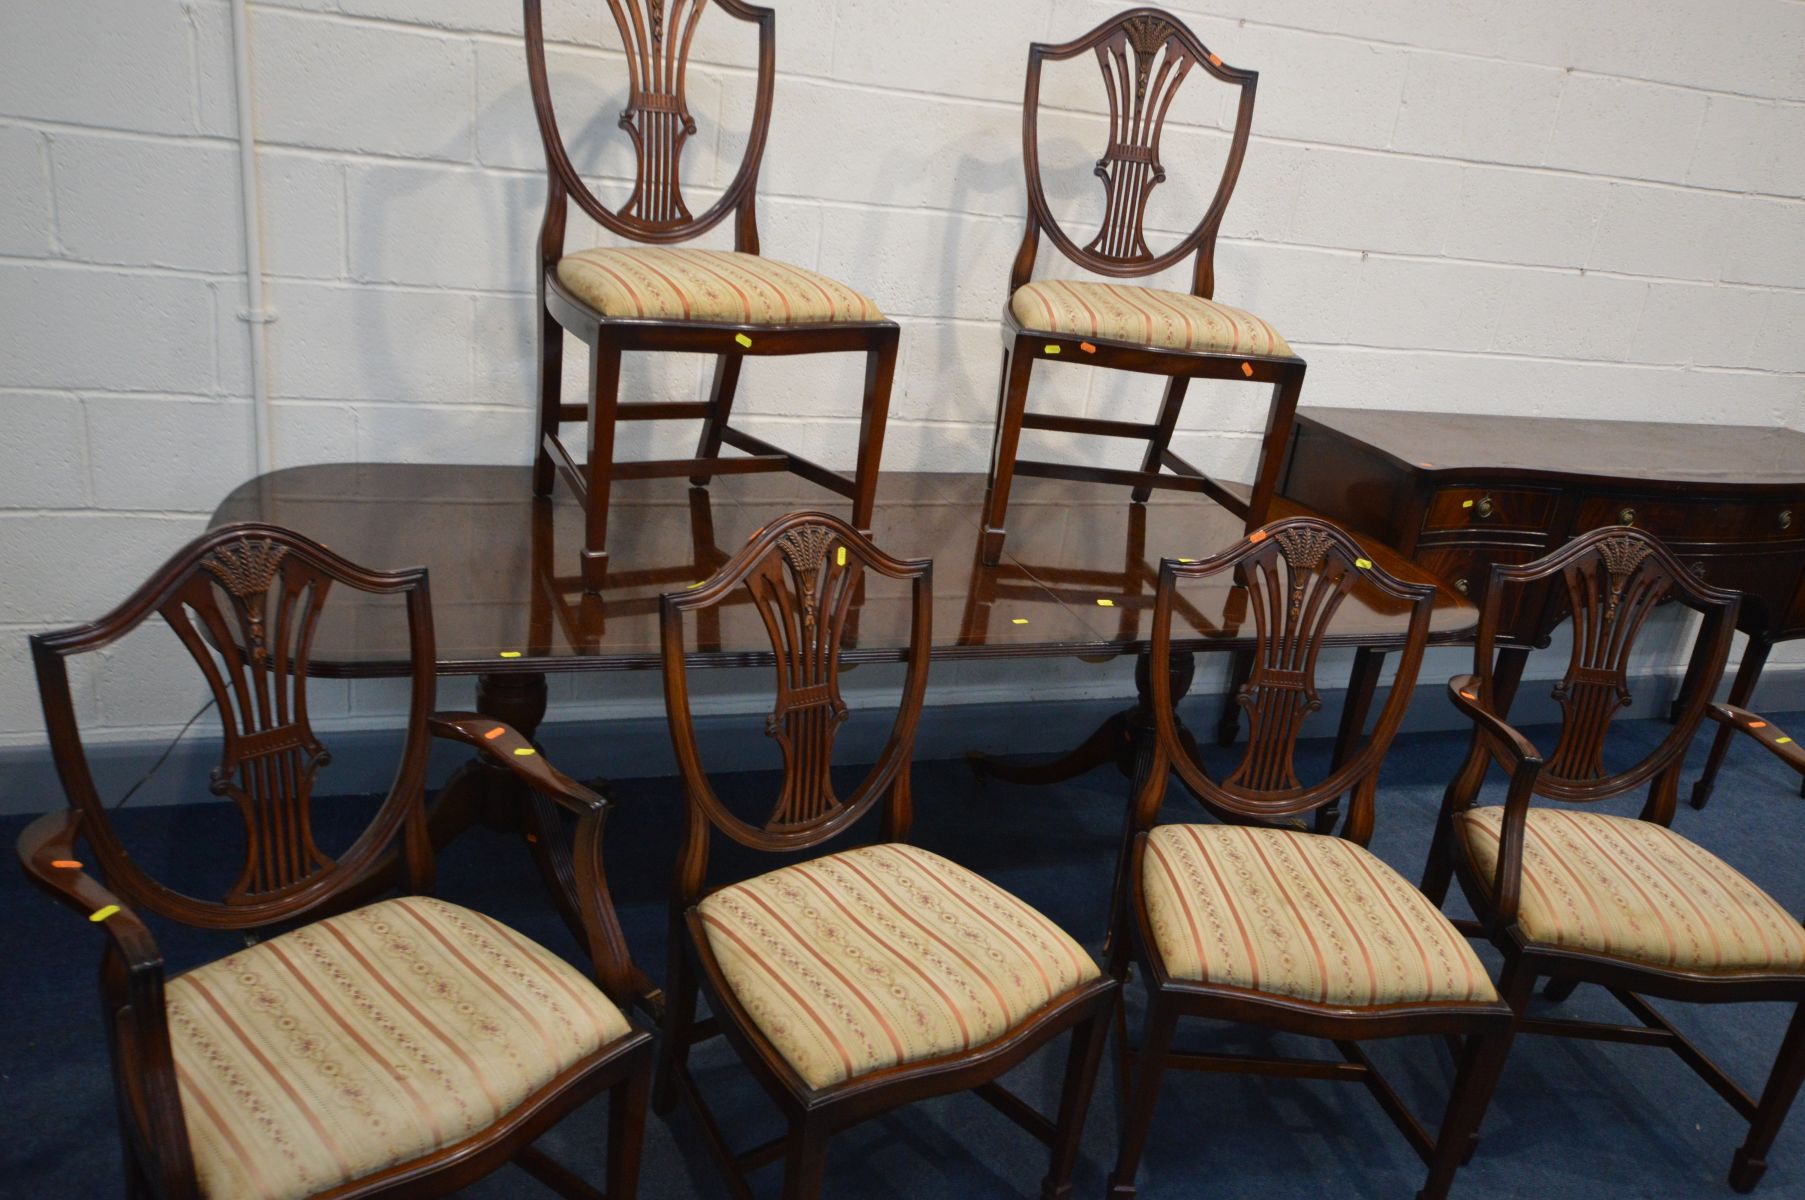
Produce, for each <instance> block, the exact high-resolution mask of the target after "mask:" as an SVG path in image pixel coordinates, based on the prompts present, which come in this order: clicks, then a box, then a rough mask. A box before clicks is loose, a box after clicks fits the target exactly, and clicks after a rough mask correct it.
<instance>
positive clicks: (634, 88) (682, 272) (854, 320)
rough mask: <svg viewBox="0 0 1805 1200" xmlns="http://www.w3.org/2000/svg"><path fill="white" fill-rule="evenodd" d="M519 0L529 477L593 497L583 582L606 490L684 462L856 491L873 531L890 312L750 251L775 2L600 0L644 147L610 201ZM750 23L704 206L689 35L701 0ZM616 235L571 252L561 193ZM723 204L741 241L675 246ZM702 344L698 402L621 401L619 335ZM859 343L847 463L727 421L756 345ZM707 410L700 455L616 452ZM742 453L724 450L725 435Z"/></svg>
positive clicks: (625, 119)
mask: <svg viewBox="0 0 1805 1200" xmlns="http://www.w3.org/2000/svg"><path fill="white" fill-rule="evenodd" d="M524 3H525V6H526V48H527V74H528V78H529V80H530V81H531V85H532V92H533V110H534V112H535V113H536V114H537V116H538V121H539V134H540V139H541V141H542V142H543V143H544V146H545V158H546V173H547V182H546V198H545V218H544V221H543V223H542V224H541V226H540V231H539V261H540V271H539V281H538V282H539V308H538V311H539V314H540V321H539V435H538V438H537V440H536V441H535V443H534V446H535V452H536V457H535V459H534V465H533V492H534V494H535V495H539V496H549V495H551V493H552V487H553V484H554V482H555V477H556V476H557V475H559V474H561V475H562V476H563V477H564V480H565V482H566V483H568V484H569V486H570V490H571V492H572V493H573V494H574V495H575V496H576V497H577V499H578V500H579V501H580V502H581V503H582V504H583V506H584V509H585V510H586V513H587V517H586V525H585V536H584V547H583V550H582V571H583V584H584V587H585V589H586V590H587V591H590V592H598V591H600V590H601V588H602V584H603V581H604V580H605V579H606V577H607V566H608V549H607V540H608V493H609V488H610V485H611V484H612V482H613V481H614V480H615V479H643V478H648V477H662V476H687V477H688V478H689V480H690V482H691V483H694V484H697V485H705V484H707V483H708V481H709V480H710V479H711V478H712V477H713V476H715V475H723V474H739V473H744V472H756V471H790V472H793V473H795V474H797V475H800V476H801V477H803V478H804V479H807V480H810V481H811V482H813V483H817V484H820V485H821V486H822V487H824V488H827V489H828V490H830V491H833V492H836V493H838V494H840V495H842V496H845V497H848V498H849V499H851V501H852V523H853V525H854V526H856V527H857V528H859V529H863V530H867V531H869V530H870V528H871V513H872V505H873V503H874V498H875V496H876V493H877V472H878V461H879V459H880V458H881V457H882V455H883V448H884V424H885V421H886V420H887V418H888V415H889V409H890V381H891V377H892V376H893V375H894V374H895V369H896V346H897V327H896V323H895V322H894V321H888V320H885V319H884V315H883V313H882V312H880V311H878V308H877V306H876V305H875V304H873V303H872V302H871V301H870V300H868V299H866V298H865V297H864V296H863V295H861V294H859V293H858V292H856V291H854V290H853V289H851V288H849V287H847V286H845V285H844V284H841V283H838V282H836V281H834V280H832V279H829V278H827V277H825V276H822V275H819V274H816V273H815V272H813V271H809V270H805V269H803V268H801V267H795V266H791V265H789V264H787V263H783V262H779V261H777V260H776V259H771V258H764V257H762V256H761V255H760V254H759V239H758V215H757V201H758V168H759V162H760V159H761V158H762V157H763V155H764V149H765V139H766V135H767V133H768V131H769V128H770V123H771V97H772V90H773V88H774V86H775V83H776V54H777V42H776V38H777V33H776V15H775V13H773V12H772V10H771V9H768V8H760V7H757V6H755V5H751V4H745V3H742V2H741V0H608V7H609V9H610V10H611V11H612V12H613V14H614V23H615V25H616V27H617V28H618V29H619V30H620V36H621V43H622V49H623V52H624V53H625V55H626V60H627V78H628V87H629V94H628V100H627V107H626V110H625V111H624V112H623V113H622V114H621V118H620V125H621V128H623V129H625V130H626V131H627V134H628V135H629V137H630V138H631V139H632V143H633V151H634V155H635V160H636V163H637V166H636V172H635V175H634V179H633V190H632V192H631V194H630V195H629V196H628V197H627V200H626V202H625V203H624V204H623V205H622V206H621V207H620V209H619V210H618V211H614V210H610V209H609V208H608V207H607V206H606V205H605V204H603V203H602V201H601V200H600V198H598V197H597V196H596V195H595V193H594V192H593V191H592V190H591V189H590V187H589V185H588V184H587V183H585V182H584V181H583V179H582V177H581V176H580V175H579V174H578V173H577V169H576V167H575V166H574V165H573V164H572V162H571V159H570V155H569V153H568V151H567V149H566V148H565V144H564V138H563V135H562V134H561V133H560V132H559V129H558V121H557V116H556V114H555V112H554V109H553V105H552V95H551V83H550V80H549V77H548V75H547V68H546V58H545V32H544V23H543V20H542V16H541V13H540V0H524ZM711 3H712V4H713V5H714V6H716V7H718V8H720V9H721V10H722V11H724V12H725V13H727V15H729V16H731V17H734V18H735V19H737V20H740V21H745V22H750V23H752V24H755V25H756V26H757V27H758V65H757V70H756V75H757V93H756V96H755V99H754V108H753V111H752V123H751V129H750V130H749V132H748V135H747V140H746V150H745V156H744V158H743V159H742V160H741V162H740V166H739V170H738V172H737V173H736V174H735V175H734V177H733V179H732V181H731V182H729V183H728V184H727V187H726V190H724V191H723V192H722V193H721V195H720V197H719V198H718V199H716V200H715V201H714V203H713V204H711V205H709V206H708V208H707V209H706V210H704V211H703V212H702V213H701V214H700V215H696V214H693V213H692V212H691V210H690V209H689V207H688V205H687V204H686V203H685V201H684V198H683V189H682V184H681V179H680V176H679V167H680V166H681V163H682V159H683V151H684V147H685V144H686V143H687V142H688V140H689V138H690V137H691V136H693V135H694V134H695V132H696V123H695V120H694V119H693V118H692V117H691V115H690V111H689V99H688V93H687V90H686V81H687V78H688V74H689V68H690V62H689V56H690V48H691V46H692V44H693V41H694V38H695V34H696V26H697V24H698V23H699V22H700V21H701V19H702V14H703V10H704V9H706V8H708V7H709V5H710V4H711ZM571 201H575V203H576V205H577V207H578V208H579V209H581V210H582V211H583V212H584V213H586V214H587V215H588V216H589V217H590V218H591V219H593V220H594V221H595V222H596V223H597V224H599V225H600V226H601V227H602V228H603V229H605V230H607V231H608V232H609V233H612V234H615V235H617V236H619V237H623V238H627V239H629V240H631V241H633V242H637V243H643V245H635V246H626V247H610V248H602V249H595V250H580V251H577V252H576V253H572V254H566V253H565V250H564V228H565V218H566V215H567V212H568V204H569V202H571ZM729 217H731V218H732V219H733V249H732V250H731V251H725V250H698V249H690V248H683V247H679V246H677V245H676V243H679V242H687V241H690V240H692V239H694V238H697V237H700V236H701V235H703V234H705V233H707V232H708V231H709V230H711V229H713V228H715V227H716V226H717V225H720V224H721V223H722V222H723V221H726V220H727V219H728V218H729ZM566 330H568V331H569V332H571V333H573V334H575V335H576V336H577V337H578V338H580V339H582V340H583V341H584V342H585V343H587V344H588V346H589V396H588V400H587V403H586V404H565V403H563V401H562V399H561V396H560V390H561V385H562V374H563V364H564V332H565V331H566ZM637 350H651V351H660V350H662V351H676V352H679V353H689V354H711V355H713V356H714V358H715V369H714V383H713V386H712V388H711V390H710V392H709V398H708V399H707V400H673V401H638V402H630V403H622V402H621V399H620V375H621V355H622V354H623V353H625V352H627V351H637ZM836 351H852V352H857V353H862V354H864V355H865V383H864V401H863V404H862V406H861V408H860V410H859V444H858V451H857V459H856V463H857V465H856V467H855V469H854V471H853V474H852V476H851V477H850V478H848V477H847V476H845V475H843V474H840V473H839V472H836V471H830V470H828V469H827V468H826V467H823V466H820V465H819V464H817V463H815V462H813V461H811V460H810V459H807V458H804V457H802V456H801V455H798V454H795V453H792V452H791V451H788V450H784V449H781V448H780V447H778V446H775V445H773V444H772V443H770V442H768V441H766V440H765V439H763V438H760V437H758V436H756V435H754V434H751V433H748V432H747V431H745V430H744V429H740V428H737V427H735V426H733V425H731V424H730V423H729V418H730V417H731V416H732V414H733V399H734V393H735V391H736V390H737V388H738V386H739V379H740V368H741V367H742V365H743V364H744V362H745V360H746V359H747V358H749V357H759V356H780V355H792V354H825V353H832V352H836ZM674 419H700V420H701V421H702V434H701V438H700V440H699V441H698V442H697V445H696V453H695V457H693V458H683V459H659V460H654V461H648V462H630V463H617V462H616V461H615V460H614V438H615V430H616V427H617V425H618V424H619V422H622V421H658V420H674ZM564 421H586V422H587V424H588V434H589V436H588V454H587V458H586V461H583V462H578V461H577V458H576V456H574V455H572V454H571V452H570V451H569V449H567V448H566V446H565V445H564V442H563V439H562V438H561V437H560V433H559V431H560V427H561V424H562V422H564ZM723 445H725V446H731V447H733V448H734V449H736V450H741V451H744V452H745V453H744V457H722V455H721V448H722V446H723Z"/></svg>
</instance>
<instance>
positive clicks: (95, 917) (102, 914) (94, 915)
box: [88, 904, 119, 925]
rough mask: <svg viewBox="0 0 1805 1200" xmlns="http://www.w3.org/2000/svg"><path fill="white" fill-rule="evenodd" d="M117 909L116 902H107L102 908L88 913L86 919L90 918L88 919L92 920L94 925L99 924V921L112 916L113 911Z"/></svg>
mask: <svg viewBox="0 0 1805 1200" xmlns="http://www.w3.org/2000/svg"><path fill="white" fill-rule="evenodd" d="M118 911H119V906H118V905H117V904H108V905H106V906H105V907H103V908H97V909H95V910H94V911H93V912H91V913H89V914H88V920H90V921H92V922H94V923H95V924H96V925H98V924H100V922H102V921H104V920H106V919H107V918H108V917H110V916H112V915H113V914H114V913H116V912H118Z"/></svg>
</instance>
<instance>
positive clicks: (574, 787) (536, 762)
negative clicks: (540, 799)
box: [427, 712, 608, 816]
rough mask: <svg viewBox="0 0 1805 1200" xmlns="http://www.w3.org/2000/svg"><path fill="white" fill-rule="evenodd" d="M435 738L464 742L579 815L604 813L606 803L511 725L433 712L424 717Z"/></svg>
mask: <svg viewBox="0 0 1805 1200" xmlns="http://www.w3.org/2000/svg"><path fill="white" fill-rule="evenodd" d="M427 725H428V726H429V727H430V728H431V729H432V732H433V734H434V736H436V737H442V738H449V739H450V740H452V741H454V742H463V743H464V744H465V745H467V746H474V747H475V748H476V749H478V750H480V751H482V753H484V754H485V755H487V756H488V757H489V758H490V759H492V760H493V761H494V762H495V763H496V764H497V765H499V766H503V767H506V768H507V769H508V770H509V771H512V772H513V773H514V775H515V777H517V778H518V779H519V780H520V782H522V783H524V784H526V785H527V786H528V787H530V788H532V789H533V790H534V791H536V792H540V793H541V794H543V795H544V796H546V797H547V798H548V799H551V800H555V801H557V802H558V803H559V804H562V805H563V806H564V807H565V808H568V809H570V810H571V811H572V812H574V813H576V814H577V815H578V816H584V815H586V814H588V813H599V812H604V811H606V810H607V808H608V801H607V800H605V799H603V798H602V797H601V796H600V795H598V794H596V793H595V792H593V791H591V790H590V789H589V788H586V787H584V786H583V785H582V784H580V783H578V782H577V781H576V780H574V779H572V778H571V777H570V776H568V775H566V774H565V773H564V772H562V771H560V770H558V768H556V767H554V766H552V765H551V763H550V762H548V761H546V758H545V756H544V755H543V754H540V753H539V751H538V750H537V749H536V748H534V746H533V743H531V742H530V741H528V740H527V739H526V738H525V737H523V736H521V734H520V733H519V731H517V730H516V729H515V728H514V727H513V726H512V725H509V724H507V723H506V722H505V721H497V720H496V719H495V718H494V717H485V716H483V715H482V714H481V713H473V712H442V713H434V714H433V715H432V716H430V717H428V718H427Z"/></svg>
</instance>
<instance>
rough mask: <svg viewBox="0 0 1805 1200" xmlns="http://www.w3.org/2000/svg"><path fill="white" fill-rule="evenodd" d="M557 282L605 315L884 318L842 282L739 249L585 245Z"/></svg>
mask: <svg viewBox="0 0 1805 1200" xmlns="http://www.w3.org/2000/svg"><path fill="white" fill-rule="evenodd" d="M558 279H559V281H560V282H561V283H563V284H564V286H565V287H567V288H569V289H570V290H571V292H572V294H574V295H575V296H576V297H577V298H578V299H579V300H581V301H583V303H585V304H587V305H589V307H591V308H593V309H594V310H595V311H596V312H598V313H601V314H602V315H603V316H605V317H629V318H644V319H647V320H657V321H715V322H721V323H725V324H729V325H819V324H826V323H832V322H840V321H881V320H883V319H884V314H883V313H881V312H879V311H878V307H877V305H875V304H873V303H872V302H871V301H869V300H867V299H865V297H863V296H861V295H859V293H857V292H855V291H853V290H852V289H851V288H849V287H847V286H846V285H845V284H843V283H835V282H834V281H833V280H831V279H829V278H827V277H826V276H825V275H817V274H815V273H814V272H813V271H805V270H803V269H802V268H801V267H792V266H790V265H789V264H788V263H781V262H777V261H775V260H774V259H769V258H760V257H759V256H758V255H756V254H740V253H738V252H737V251H728V250H681V249H670V248H668V247H662V246H631V247H624V248H619V249H603V250H583V251H580V252H579V253H576V254H571V255H566V256H565V257H564V258H562V259H560V260H559V261H558Z"/></svg>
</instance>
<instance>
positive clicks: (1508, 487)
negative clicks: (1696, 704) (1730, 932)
mask: <svg viewBox="0 0 1805 1200" xmlns="http://www.w3.org/2000/svg"><path fill="white" fill-rule="evenodd" d="M1279 491H1280V493H1281V494H1282V495H1284V496H1286V497H1288V498H1289V499H1291V500H1293V501H1296V502H1297V503H1299V504H1301V505H1303V506H1305V507H1307V508H1310V509H1314V510H1315V511H1317V512H1320V513H1322V514H1324V515H1326V516H1328V517H1331V518H1333V519H1334V520H1336V521H1339V522H1341V523H1342V524H1344V525H1346V526H1348V527H1349V528H1350V529H1352V530H1354V531H1355V532H1356V533H1360V534H1365V535H1367V536H1369V537H1373V538H1377V539H1379V540H1380V541H1383V542H1384V543H1385V544H1386V545H1388V546H1390V547H1392V548H1393V549H1395V550H1396V551H1398V553H1399V554H1401V555H1403V556H1404V557H1405V558H1408V559H1410V560H1412V561H1414V562H1415V563H1416V564H1417V565H1419V566H1421V567H1423V568H1425V569H1426V570H1428V571H1429V572H1430V573H1431V574H1434V575H1436V576H1438V577H1440V578H1442V579H1443V580H1445V581H1447V583H1448V584H1449V585H1450V586H1452V587H1453V588H1454V590H1455V591H1457V592H1459V593H1461V594H1462V595H1464V596H1466V597H1468V598H1469V599H1470V600H1472V601H1473V602H1474V603H1476V604H1477V603H1479V602H1480V601H1481V600H1482V598H1483V594H1484V591H1485V587H1486V582H1487V579H1488V577H1489V573H1490V568H1491V566H1492V564H1494V563H1521V562H1528V561H1529V560H1531V559H1534V558H1537V557H1539V556H1540V555H1542V554H1544V553H1546V552H1547V551H1549V550H1552V549H1555V548H1556V547H1558V546H1560V545H1562V544H1563V543H1564V542H1566V541H1567V540H1569V539H1571V538H1573V537H1577V536H1578V535H1580V534H1582V533H1585V532H1587V531H1588V530H1592V529H1596V528H1598V527H1599V526H1602V525H1635V526H1637V527H1639V528H1642V529H1646V530H1648V531H1649V532H1651V533H1653V534H1656V535H1657V536H1659V537H1660V538H1662V539H1663V540H1665V541H1666V542H1667V543H1668V544H1669V545H1670V546H1671V547H1672V548H1673V550H1674V552H1675V553H1676V554H1678V555H1679V556H1680V558H1681V559H1682V560H1684V561H1685V562H1686V563H1687V565H1688V566H1689V567H1690V568H1691V570H1692V571H1693V573H1694V574H1696V575H1698V576H1699V577H1700V578H1701V579H1704V580H1705V581H1706V582H1708V583H1711V584H1714V585H1716V586H1719V587H1728V588H1734V589H1736V590H1738V591H1741V592H1742V593H1743V596H1744V599H1743V605H1742V612H1741V616H1740V617H1739V619H1738V622H1737V624H1738V627H1739V628H1741V629H1742V631H1743V632H1744V633H1746V634H1748V635H1749V644H1748V648H1747V650H1746V652H1745V653H1744V655H1743V658H1742V665H1741V667H1740V668H1739V669H1738V670H1737V672H1736V678H1735V681H1734V683H1733V684H1732V685H1731V689H1730V702H1731V703H1732V704H1747V703H1748V702H1749V699H1750V697H1751V695H1752V694H1753V692H1754V690H1755V684H1756V681H1757V680H1758V679H1759V678H1760V677H1761V670H1762V667H1763V666H1764V665H1765V664H1766V662H1767V656H1768V653H1769V651H1770V650H1771V649H1772V648H1773V646H1774V643H1776V642H1780V641H1786V640H1788V639H1791V638H1798V637H1805V587H1802V586H1801V585H1802V584H1805V434H1801V433H1797V432H1794V431H1792V430H1789V429H1778V428H1763V427H1756V426H1744V425H1682V424H1657V423H1654V422H1647V421H1590V420H1568V419H1561V418H1549V417H1505V416H1493V415H1481V414H1471V413H1431V412H1382V411H1371V410H1362V409H1336V408H1306V409H1300V410H1299V411H1298V414H1297V423H1296V427H1295V430H1294V433H1293V436H1292V440H1291V444H1290V446H1289V448H1288V452H1287V454H1286V457H1285V461H1284V463H1283V464H1282V466H1281V468H1280V482H1279ZM1504 616H1505V621H1506V623H1507V626H1508V628H1509V642H1510V643H1511V644H1510V645H1509V646H1508V648H1506V649H1505V650H1503V651H1502V652H1501V655H1500V662H1499V665H1498V676H1499V679H1500V682H1501V687H1502V688H1503V695H1502V696H1501V697H1500V701H1499V702H1500V703H1501V704H1505V705H1508V703H1509V700H1510V698H1511V693H1513V692H1514V691H1515V687H1516V683H1517V681H1518V680H1519V679H1520V677H1521V672H1522V667H1523V660H1524V658H1526V657H1527V654H1528V649H1529V647H1531V646H1538V645H1544V644H1546V642H1547V640H1548V637H1549V635H1550V634H1551V633H1552V632H1553V630H1554V628H1555V626H1557V625H1558V624H1559V623H1560V622H1561V621H1562V620H1563V619H1565V616H1566V614H1565V612H1564V611H1563V607H1562V604H1561V598H1560V597H1559V596H1557V595H1555V594H1554V593H1553V592H1552V591H1551V590H1544V591H1543V592H1541V593H1539V594H1526V595H1525V596H1524V597H1523V599H1522V600H1521V602H1519V603H1514V604H1512V605H1511V606H1510V609H1509V611H1507V612H1506V613H1505V614H1504ZM1382 653H1383V652H1382V651H1373V652H1370V653H1365V654H1363V655H1362V657H1363V658H1368V659H1375V658H1376V657H1378V656H1379V655H1381V654H1382ZM1362 665H1364V666H1365V667H1366V669H1369V670H1371V669H1376V664H1374V663H1368V664H1357V665H1356V671H1358V670H1360V669H1361V666H1362ZM1505 680H1508V683H1505V682H1504V681H1505ZM1729 735H1730V731H1729V730H1728V729H1725V730H1722V731H1720V733H1719V735H1718V738H1717V741H1716V742H1715V743H1714V744H1713V746H1712V750H1711V757H1710V760H1709V762H1708V764H1707V766H1706V768H1705V774H1704V776H1703V777H1702V778H1701V779H1700V780H1699V781H1698V783H1697V785H1696V786H1695V787H1694V789H1693V794H1692V803H1693V805H1694V807H1698V808H1702V807H1704V804H1705V801H1706V799H1707V798H1708V797H1709V795H1710V792H1711V782H1712V780H1713V778H1714V777H1715V774H1716V771H1717V767H1718V764H1719V763H1720V762H1721V761H1722V758H1723V754H1724V751H1725V750H1726V749H1727V744H1728V741H1729Z"/></svg>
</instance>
